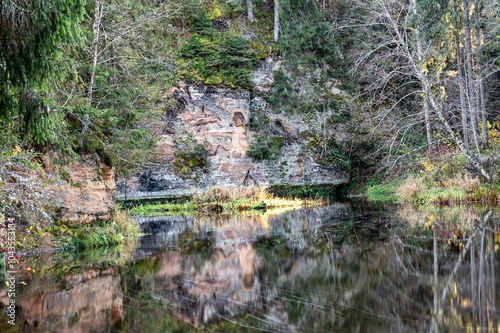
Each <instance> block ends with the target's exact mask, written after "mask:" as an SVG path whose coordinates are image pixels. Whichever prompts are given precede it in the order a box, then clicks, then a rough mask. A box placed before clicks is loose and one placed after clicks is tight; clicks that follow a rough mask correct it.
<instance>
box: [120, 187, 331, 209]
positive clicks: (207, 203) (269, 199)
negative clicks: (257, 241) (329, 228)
mask: <svg viewBox="0 0 500 333" xmlns="http://www.w3.org/2000/svg"><path fill="white" fill-rule="evenodd" d="M327 202H328V199H326V200H325V199H323V198H315V199H312V198H309V199H299V198H281V197H278V196H275V195H273V194H270V193H269V192H268V191H267V189H266V188H264V187H231V188H226V187H214V188H212V189H210V190H208V191H205V192H198V193H195V194H194V195H193V196H192V197H190V198H188V199H186V200H183V201H179V202H170V203H162V204H153V205H138V206H135V207H132V208H130V209H129V210H128V213H129V214H131V215H180V214H192V215H210V214H222V215H234V214H240V213H241V212H245V211H264V210H270V209H281V208H290V209H294V208H302V207H308V206H319V205H322V204H325V203H327Z"/></svg>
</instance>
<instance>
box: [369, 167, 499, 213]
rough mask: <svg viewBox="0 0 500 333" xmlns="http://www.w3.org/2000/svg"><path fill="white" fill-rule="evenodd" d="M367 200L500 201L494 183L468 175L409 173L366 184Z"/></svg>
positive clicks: (446, 202) (463, 202) (432, 202)
mask: <svg viewBox="0 0 500 333" xmlns="http://www.w3.org/2000/svg"><path fill="white" fill-rule="evenodd" d="M365 193H366V195H367V197H368V198H369V199H371V200H385V201H387V200H392V201H396V202H406V203H426V204H438V205H449V204H458V203H462V204H470V203H473V202H489V203H497V202H500V187H499V185H498V184H490V183H484V182H481V181H480V179H479V177H474V176H472V175H470V174H467V173H466V174H465V175H454V176H452V177H449V178H441V179H439V180H436V179H434V178H433V177H431V176H429V175H422V174H412V175H409V176H408V177H406V178H404V179H400V180H393V181H390V182H385V183H381V184H374V185H370V186H366V188H365Z"/></svg>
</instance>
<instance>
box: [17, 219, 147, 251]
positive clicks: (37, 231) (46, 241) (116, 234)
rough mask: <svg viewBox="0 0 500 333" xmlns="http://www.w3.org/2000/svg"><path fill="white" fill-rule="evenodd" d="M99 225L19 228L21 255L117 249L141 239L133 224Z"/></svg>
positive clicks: (136, 227) (125, 222)
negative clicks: (41, 250) (37, 251)
mask: <svg viewBox="0 0 500 333" xmlns="http://www.w3.org/2000/svg"><path fill="white" fill-rule="evenodd" d="M120 216H121V217H122V219H121V220H117V221H116V223H115V222H114V221H107V222H98V223H94V224H86V225H78V224H76V223H63V222H60V221H59V222H54V223H52V224H50V225H47V226H43V227H41V226H34V227H31V228H26V229H24V228H19V229H18V230H19V231H18V233H17V234H16V236H17V242H18V247H17V250H18V251H32V250H38V249H49V248H63V249H72V250H78V251H82V250H86V249H91V248H100V247H110V246H116V245H120V244H123V243H127V242H135V241H136V240H137V238H138V237H139V236H140V235H141V233H140V229H139V226H138V225H137V224H136V223H134V222H133V221H132V220H129V219H125V218H123V216H124V213H122V214H121V215H120Z"/></svg>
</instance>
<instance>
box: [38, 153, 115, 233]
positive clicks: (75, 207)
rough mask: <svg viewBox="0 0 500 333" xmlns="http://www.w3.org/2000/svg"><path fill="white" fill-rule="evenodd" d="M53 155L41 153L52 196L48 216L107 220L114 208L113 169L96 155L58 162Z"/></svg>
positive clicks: (92, 220) (87, 221)
mask: <svg viewBox="0 0 500 333" xmlns="http://www.w3.org/2000/svg"><path fill="white" fill-rule="evenodd" d="M61 161H62V159H61V158H56V157H55V156H54V155H53V154H50V153H49V154H45V155H44V156H43V169H44V171H45V175H44V176H45V180H46V181H47V182H48V190H49V191H50V192H51V193H52V198H51V200H50V203H49V204H48V207H49V208H50V209H49V210H50V213H51V214H52V216H53V217H54V218H55V219H57V220H60V221H63V222H76V223H83V224H84V223H92V222H95V221H99V220H110V219H111V217H112V213H113V212H114V210H115V206H116V202H115V188H116V187H115V172H114V168H111V167H109V166H107V165H106V164H105V163H103V162H101V161H100V160H99V157H98V156H97V155H89V154H87V155H82V156H80V157H79V158H78V159H77V160H76V161H73V162H68V163H66V164H65V165H62V162H61Z"/></svg>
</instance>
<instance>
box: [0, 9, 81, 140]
mask: <svg viewBox="0 0 500 333" xmlns="http://www.w3.org/2000/svg"><path fill="white" fill-rule="evenodd" d="M84 6H85V1H81V0H58V1H49V0H0V82H2V84H1V85H0V117H2V118H3V119H12V118H13V117H21V118H22V119H23V120H24V127H25V134H26V135H28V136H32V137H33V139H34V141H35V143H42V144H43V143H45V142H46V141H49V140H51V139H53V138H54V135H53V130H54V128H55V123H54V119H53V117H52V116H51V110H50V100H49V98H48V86H49V85H50V81H51V80H53V79H54V76H55V75H56V73H57V70H56V69H57V68H58V66H61V65H62V64H61V62H59V57H60V56H61V55H62V53H61V50H62V49H61V44H63V43H64V44H71V43H73V42H74V41H76V40H77V39H78V38H79V37H80V34H81V30H80V27H79V22H80V21H81V20H82V18H83V14H84Z"/></svg>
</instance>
